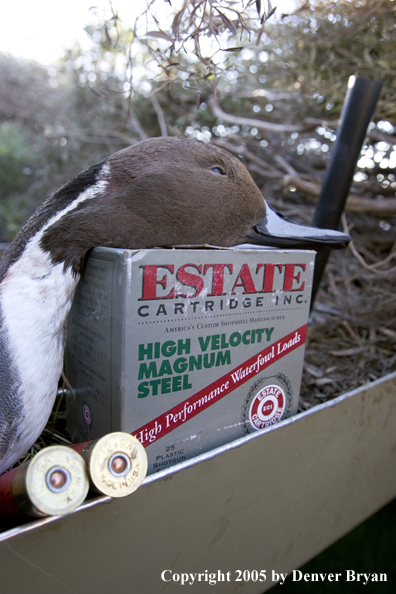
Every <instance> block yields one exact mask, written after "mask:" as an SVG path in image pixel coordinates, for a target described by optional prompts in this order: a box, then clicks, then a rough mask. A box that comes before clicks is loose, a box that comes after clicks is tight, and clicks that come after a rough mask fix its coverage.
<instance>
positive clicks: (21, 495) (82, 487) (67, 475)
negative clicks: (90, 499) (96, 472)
mask: <svg viewBox="0 0 396 594" xmlns="http://www.w3.org/2000/svg"><path fill="white" fill-rule="evenodd" d="M88 490H89V477H88V474H87V469H86V464H85V462H84V460H83V458H82V457H81V456H80V455H79V454H78V453H77V452H74V451H73V450H70V448H68V447H66V446H49V447H47V448H45V449H43V450H41V451H40V452H38V454H36V455H35V456H34V458H33V459H32V460H31V461H30V462H27V463H25V464H22V465H21V466H19V467H18V468H14V469H12V470H10V471H9V472H6V473H5V474H3V475H2V476H1V477H0V513H1V514H2V515H9V514H14V515H15V514H16V515H21V514H24V515H28V516H32V517H35V518H37V517H43V516H60V515H64V514H68V513H70V512H72V511H73V510H75V509H76V508H77V507H78V506H79V505H80V504H81V503H82V502H83V501H84V499H85V497H86V496H87V493H88Z"/></svg>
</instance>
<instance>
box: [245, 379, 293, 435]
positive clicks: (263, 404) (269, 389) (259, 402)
mask: <svg viewBox="0 0 396 594" xmlns="http://www.w3.org/2000/svg"><path fill="white" fill-rule="evenodd" d="M285 408H286V395H285V392H284V391H283V390H282V388H280V387H279V386H276V385H275V384H271V385H270V386H265V388H263V389H262V390H260V392H257V394H256V395H255V397H254V398H253V400H252V403H251V405H250V410H249V421H250V424H251V426H252V427H253V428H254V429H256V430H257V431H258V430H259V429H264V428H265V427H269V426H270V425H273V424H274V423H276V422H277V421H279V419H280V418H281V416H282V415H283V413H284V411H285Z"/></svg>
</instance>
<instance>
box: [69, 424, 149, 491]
mask: <svg viewBox="0 0 396 594" xmlns="http://www.w3.org/2000/svg"><path fill="white" fill-rule="evenodd" d="M72 448H73V449H74V450H75V451H77V452H79V453H80V454H81V456H82V457H83V458H84V460H85V461H86V463H87V467H88V473H89V475H90V478H91V482H92V485H93V487H94V489H95V490H96V491H98V492H99V493H103V494H104V495H108V496H110V497H126V496H127V495H130V494H131V493H133V492H134V491H136V489H138V488H139V487H140V485H141V484H142V482H143V480H144V478H145V476H146V474H147V454H146V451H145V449H144V447H143V446H142V444H141V443H140V441H138V440H137V439H136V438H135V437H133V436H132V435H130V434H129V433H123V432H121V431H117V432H114V433H109V434H107V435H105V436H104V437H101V438H100V439H98V440H95V441H91V442H86V443H81V444H77V445H74V446H72Z"/></svg>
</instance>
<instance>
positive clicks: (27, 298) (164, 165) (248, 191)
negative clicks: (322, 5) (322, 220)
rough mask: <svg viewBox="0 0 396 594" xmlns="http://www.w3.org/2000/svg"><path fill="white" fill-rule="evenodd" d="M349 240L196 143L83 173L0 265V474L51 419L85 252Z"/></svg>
mask: <svg viewBox="0 0 396 594" xmlns="http://www.w3.org/2000/svg"><path fill="white" fill-rule="evenodd" d="M348 240H349V237H348V236H347V235H344V234H343V233H339V232H337V231H326V230H323V229H312V228H310V227H304V226H300V225H296V224H294V223H291V222H290V221H287V220H286V219H284V218H283V217H281V216H279V215H278V214H277V213H275V211H273V210H272V209H271V208H270V207H269V206H268V204H267V203H266V201H265V200H264V198H263V196H262V194H261V192H260V191H259V189H258V187H257V186H256V185H255V183H254V182H253V180H252V178H251V177H250V174H249V173H248V171H247V169H246V168H245V167H244V166H243V165H242V163H241V162H240V161H239V160H238V159H237V158H235V157H234V156H232V155H230V154H229V153H227V152H225V151H224V150H222V149H219V148H217V147H215V146H212V145H207V144H203V143H201V142H198V141H195V140H189V139H179V138H152V139H149V140H145V141H143V142H140V143H138V144H135V145H133V146H131V147H129V148H126V149H124V150H121V151H119V152H117V153H115V154H114V155H111V156H110V157H108V158H107V159H105V160H104V161H102V162H101V163H99V164H97V165H94V166H92V167H90V168H89V169H87V170H86V171H84V172H82V173H80V174H79V175H78V176H77V177H75V178H74V179H72V180H71V181H69V182H68V183H66V184H65V185H64V186H63V187H62V188H60V189H59V190H58V191H57V192H55V193H54V194H53V195H52V196H51V197H49V198H48V199H47V200H46V201H45V202H44V203H43V204H42V205H41V207H39V208H38V209H37V211H36V213H35V214H34V215H33V216H32V217H31V218H30V219H29V221H28V222H27V223H26V225H25V226H24V227H23V228H22V229H21V231H20V232H19V233H18V235H17V236H16V238H15V240H14V241H13V242H12V244H11V245H10V247H9V248H8V250H7V251H6V253H5V255H4V257H3V259H2V261H1V262H0V379H1V381H0V472H3V471H4V470H6V469H7V468H8V467H9V466H10V465H11V464H13V463H14V462H15V461H17V460H18V459H19V458H20V457H21V456H22V455H23V454H24V453H25V452H26V451H27V450H28V449H29V447H30V446H31V445H32V444H33V443H34V441H35V440H36V439H37V437H38V435H39V434H40V433H41V431H42V429H43V428H44V426H45V424H46V422H47V419H48V417H49V415H50V412H51V409H52V405H53V402H54V399H55V396H56V391H57V385H58V380H59V377H60V375H61V371H62V364H63V349H64V332H65V324H66V319H67V315H68V312H69V310H70V307H71V303H72V299H73V295H74V290H75V287H76V285H77V282H78V280H79V275H80V271H81V267H82V264H83V260H84V256H85V254H86V253H87V251H88V250H89V249H91V248H93V247H95V246H105V247H118V248H135V249H139V248H152V247H174V246H183V245H190V246H191V245H204V244H208V245H215V246H224V247H230V246H234V245H238V244H243V243H256V244H264V245H271V246H276V247H295V248H297V247H298V248H301V247H302V248H304V247H305V248H314V249H318V248H320V247H322V246H324V247H342V246H344V245H346V243H347V242H348Z"/></svg>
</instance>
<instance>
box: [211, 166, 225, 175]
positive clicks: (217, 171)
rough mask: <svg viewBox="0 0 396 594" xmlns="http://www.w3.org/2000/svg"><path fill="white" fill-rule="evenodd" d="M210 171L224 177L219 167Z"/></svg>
mask: <svg viewBox="0 0 396 594" xmlns="http://www.w3.org/2000/svg"><path fill="white" fill-rule="evenodd" d="M212 171H214V172H215V173H220V175H225V174H224V172H223V171H222V170H221V169H220V167H212Z"/></svg>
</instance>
